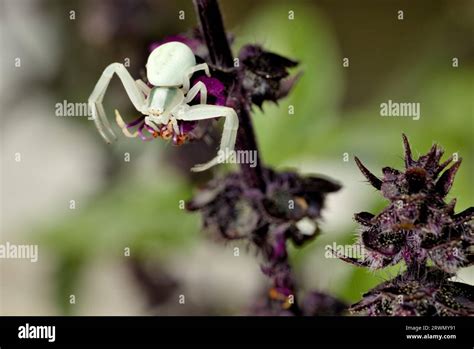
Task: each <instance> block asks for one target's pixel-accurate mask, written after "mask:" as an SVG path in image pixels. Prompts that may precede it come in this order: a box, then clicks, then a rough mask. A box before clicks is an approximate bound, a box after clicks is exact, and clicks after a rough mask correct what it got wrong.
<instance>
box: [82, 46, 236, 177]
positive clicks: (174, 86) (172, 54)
mask: <svg viewBox="0 0 474 349" xmlns="http://www.w3.org/2000/svg"><path fill="white" fill-rule="evenodd" d="M146 68H147V78H148V81H149V83H150V84H152V85H153V86H154V87H153V88H150V87H149V86H148V85H147V84H146V83H144V82H143V81H142V80H133V78H132V77H131V76H130V74H129V73H128V71H127V69H126V68H125V66H124V65H123V64H120V63H112V64H110V65H109V66H108V67H107V68H105V70H104V72H103V73H102V76H101V77H100V79H99V81H98V82H97V84H96V86H95V88H94V91H93V92H92V94H91V96H90V97H89V105H90V108H91V110H92V117H93V119H94V122H95V124H96V126H97V129H98V130H99V132H100V134H101V135H102V137H103V138H104V139H105V140H106V141H107V142H108V143H110V141H111V140H114V139H115V138H116V136H115V134H114V132H113V131H112V129H111V126H110V123H109V121H108V120H107V117H106V114H105V110H104V107H103V105H102V100H103V98H104V95H105V92H106V90H107V86H108V85H109V82H110V80H111V79H112V76H113V75H114V73H116V74H117V75H118V76H119V78H120V80H121V81H122V83H123V85H124V87H125V90H126V92H127V94H128V96H129V98H130V100H131V101H132V103H133V105H134V107H135V108H136V109H137V110H138V111H139V112H140V113H142V114H143V115H144V117H142V118H139V119H138V120H136V121H134V122H132V123H129V124H125V122H124V121H123V120H122V118H121V116H120V114H119V113H118V111H116V121H117V124H118V125H119V126H120V128H121V129H122V131H123V133H124V134H125V135H126V136H127V137H137V136H140V138H142V139H147V138H146V136H145V135H144V134H143V131H144V130H146V132H148V133H149V134H150V135H151V136H153V137H155V138H156V137H158V136H159V137H162V138H164V139H173V142H174V143H175V144H181V143H183V142H184V141H185V140H186V138H187V129H189V127H192V125H193V124H194V123H195V122H196V121H198V120H203V119H212V118H217V117H224V118H225V122H224V128H223V132H222V138H221V143H220V150H222V151H223V153H224V154H229V155H230V154H231V153H232V150H233V149H234V144H235V139H236V135H237V129H238V125H239V120H238V117H237V114H236V113H235V111H234V110H233V109H232V108H229V107H224V106H217V105H210V104H206V102H207V89H206V86H205V85H204V83H202V82H197V83H196V84H195V85H194V86H192V87H191V86H190V78H191V76H192V75H193V74H194V73H195V72H196V71H199V70H204V71H205V72H206V74H207V75H208V76H209V75H210V73H209V68H208V66H207V64H206V63H202V64H196V58H195V56H194V54H193V52H192V51H191V49H190V48H189V47H188V46H186V45H185V44H183V43H180V42H168V43H166V44H163V45H161V46H159V47H157V48H155V49H154V50H153V52H152V53H151V54H150V56H149V57H148V61H147V65H146ZM198 94H199V98H200V103H199V104H196V105H192V106H190V105H189V103H190V102H191V101H192V100H193V99H194V98H195V97H196V96H197V95H198ZM136 125H139V126H138V130H137V131H136V132H133V133H131V132H130V131H129V128H130V127H131V126H136ZM219 160H221V161H222V158H221V157H215V158H214V159H212V160H211V161H209V162H208V163H206V164H202V165H196V166H194V167H193V168H192V169H191V170H193V171H204V170H207V169H208V168H210V167H212V166H214V165H217V164H218V163H219Z"/></svg>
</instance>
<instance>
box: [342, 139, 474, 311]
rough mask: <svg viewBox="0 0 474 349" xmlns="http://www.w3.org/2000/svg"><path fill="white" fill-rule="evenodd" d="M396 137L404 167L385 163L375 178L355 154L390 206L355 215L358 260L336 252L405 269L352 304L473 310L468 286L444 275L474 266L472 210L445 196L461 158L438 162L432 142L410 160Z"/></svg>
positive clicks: (364, 307) (356, 308)
mask: <svg viewBox="0 0 474 349" xmlns="http://www.w3.org/2000/svg"><path fill="white" fill-rule="evenodd" d="M403 143H404V148H405V159H404V161H405V169H404V171H399V170H397V169H394V168H391V167H385V168H383V169H382V173H383V177H382V178H378V177H377V176H375V175H374V174H372V173H371V172H370V171H369V170H368V169H367V168H366V167H365V166H364V165H363V164H362V163H361V161H360V160H359V159H358V158H355V160H356V163H357V165H358V167H359V169H360V170H361V172H362V174H363V175H364V176H365V177H366V178H367V180H368V181H369V183H370V184H371V185H372V186H373V187H374V188H376V189H377V190H379V191H380V192H381V194H382V195H383V196H384V197H385V198H386V199H387V200H389V204H388V205H387V207H386V208H385V209H383V210H382V212H380V213H379V214H377V215H374V214H371V213H368V212H361V213H357V214H356V215H355V220H356V221H357V222H358V223H360V224H361V226H362V228H361V232H360V238H359V241H358V244H360V245H362V246H363V248H364V249H365V251H366V253H365V254H364V258H363V259H361V260H357V259H353V258H348V257H346V256H339V257H340V258H341V259H343V260H345V261H347V262H350V263H353V264H356V265H359V266H365V267H369V268H371V269H378V268H383V267H386V266H389V265H394V264H397V263H398V262H400V261H403V262H404V263H405V265H406V271H405V272H403V274H401V275H399V276H398V277H397V278H395V279H393V280H390V281H388V282H385V283H383V284H381V285H379V286H378V287H376V288H375V289H373V290H371V291H370V292H368V293H367V294H365V295H364V299H363V300H362V301H360V302H359V303H357V304H355V305H353V306H352V308H351V310H352V311H353V312H357V313H362V314H367V315H435V314H438V315H474V287H472V286H469V285H465V284H461V283H457V282H453V281H449V279H450V278H451V277H452V276H454V274H455V273H456V271H457V270H458V269H459V268H462V267H467V266H470V265H472V264H474V245H473V242H474V232H473V227H474V222H473V218H474V208H473V207H470V208H468V209H466V210H464V211H462V212H460V213H457V214H456V213H455V204H456V200H455V199H454V200H452V201H450V202H446V201H445V199H446V196H447V194H448V192H449V190H450V189H451V187H452V185H453V182H454V177H455V174H456V172H457V171H458V169H459V166H460V165H461V159H458V160H457V161H454V162H453V157H450V158H448V159H447V160H446V161H444V162H440V160H441V157H442V156H443V150H442V149H441V148H440V147H439V146H437V145H433V147H432V148H431V149H430V151H429V152H428V153H427V154H426V155H422V156H420V157H419V158H418V159H417V160H415V159H414V158H413V157H412V152H411V148H410V144H409V142H408V139H407V137H406V136H405V135H403ZM451 163H452V165H451V167H449V168H448V166H449V165H450V164H451ZM447 168H448V169H447ZM443 171H444V172H443Z"/></svg>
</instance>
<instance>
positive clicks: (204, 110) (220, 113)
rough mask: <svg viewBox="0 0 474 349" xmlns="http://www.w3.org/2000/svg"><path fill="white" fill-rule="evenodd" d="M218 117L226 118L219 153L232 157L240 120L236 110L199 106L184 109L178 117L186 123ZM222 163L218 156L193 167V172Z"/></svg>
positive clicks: (214, 106)
mask: <svg viewBox="0 0 474 349" xmlns="http://www.w3.org/2000/svg"><path fill="white" fill-rule="evenodd" d="M217 117H225V122H224V128H223V130H222V137H221V143H220V147H219V152H221V151H225V152H226V153H225V154H227V155H230V153H231V152H232V150H234V145H235V139H236V137H237V130H238V128H239V118H238V117H237V113H236V112H235V110H234V109H232V108H229V107H221V106H217V105H208V104H204V105H202V104H198V105H194V106H191V107H189V108H186V109H182V110H181V111H179V112H178V113H177V115H176V118H177V119H179V120H185V121H195V120H203V119H213V118H217ZM225 160H226V159H224V161H225ZM220 161H222V159H221V158H220V157H219V156H216V157H215V158H214V159H212V160H211V161H209V162H207V163H205V164H199V165H195V166H193V168H191V171H194V172H200V171H205V170H207V169H209V168H211V167H212V166H215V165H217V164H218V163H219V162H220Z"/></svg>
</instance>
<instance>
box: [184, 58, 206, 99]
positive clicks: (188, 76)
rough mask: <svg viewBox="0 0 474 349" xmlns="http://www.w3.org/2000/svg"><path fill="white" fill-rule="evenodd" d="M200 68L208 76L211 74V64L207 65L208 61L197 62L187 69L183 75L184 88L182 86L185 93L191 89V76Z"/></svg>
mask: <svg viewBox="0 0 474 349" xmlns="http://www.w3.org/2000/svg"><path fill="white" fill-rule="evenodd" d="M200 70H204V72H205V73H206V75H207V76H211V73H210V72H209V66H208V65H207V63H202V64H197V65H195V66H193V67H191V68H189V69H188V70H186V71H185V72H184V76H183V88H182V90H183V92H184V93H185V94H186V93H187V92H188V91H189V87H190V86H191V81H190V80H191V76H193V74H194V73H195V72H197V71H200ZM194 86H196V85H194ZM194 86H193V87H194Z"/></svg>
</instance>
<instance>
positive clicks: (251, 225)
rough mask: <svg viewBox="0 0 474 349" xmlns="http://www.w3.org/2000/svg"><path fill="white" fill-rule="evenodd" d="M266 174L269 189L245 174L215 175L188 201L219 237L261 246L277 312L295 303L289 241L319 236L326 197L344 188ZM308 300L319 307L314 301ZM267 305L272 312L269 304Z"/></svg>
mask: <svg viewBox="0 0 474 349" xmlns="http://www.w3.org/2000/svg"><path fill="white" fill-rule="evenodd" d="M264 177H265V181H266V183H267V186H266V191H265V192H261V191H260V190H257V189H253V188H247V186H246V185H245V182H244V180H243V178H242V174H241V173H231V174H228V175H227V176H225V177H224V178H217V179H214V180H212V181H210V182H209V183H208V184H207V186H206V187H205V188H203V189H202V190H201V191H200V192H198V194H197V195H196V196H195V197H194V198H193V199H192V200H191V201H190V202H188V204H187V208H188V209H189V210H191V211H197V210H199V211H200V212H201V214H202V217H203V224H204V228H205V229H206V230H207V231H210V232H212V233H213V234H215V235H216V236H219V237H221V238H223V239H225V240H234V239H245V240H246V241H249V242H251V243H252V244H254V245H256V246H257V247H258V250H259V251H260V252H261V254H262V255H263V259H264V260H265V262H264V264H263V265H262V271H263V272H264V273H265V274H266V275H267V276H269V277H270V279H271V280H272V282H273V286H272V288H271V289H270V291H269V294H268V296H269V304H267V305H268V306H269V307H270V308H272V309H274V310H275V312H273V313H276V312H278V313H279V312H281V311H283V312H284V311H286V310H288V309H290V308H292V307H293V306H294V304H295V303H292V298H291V297H290V296H292V295H294V294H295V287H294V281H293V278H292V276H291V270H290V266H289V264H288V252H287V243H288V241H292V242H293V243H294V244H295V245H297V246H301V245H303V244H304V243H305V242H307V241H310V240H312V239H314V238H315V237H316V236H317V235H318V233H319V228H318V219H319V218H320V216H321V210H322V208H323V206H324V200H325V197H326V195H327V194H329V193H332V192H335V191H337V190H339V189H340V185H339V184H337V183H335V182H333V181H332V180H329V179H326V178H322V177H316V176H308V177H302V176H300V175H298V174H296V173H295V172H276V171H274V170H271V169H268V168H266V169H265V173H264ZM321 297H322V296H320V298H318V299H321ZM313 298H314V297H313ZM324 299H325V300H326V298H324ZM307 302H308V303H310V304H311V306H312V307H313V308H314V307H315V305H314V303H315V301H312V302H310V301H307ZM326 302H327V300H326ZM265 309H266V311H268V307H267V308H265Z"/></svg>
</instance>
